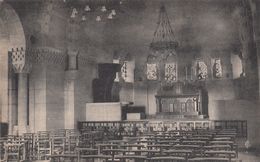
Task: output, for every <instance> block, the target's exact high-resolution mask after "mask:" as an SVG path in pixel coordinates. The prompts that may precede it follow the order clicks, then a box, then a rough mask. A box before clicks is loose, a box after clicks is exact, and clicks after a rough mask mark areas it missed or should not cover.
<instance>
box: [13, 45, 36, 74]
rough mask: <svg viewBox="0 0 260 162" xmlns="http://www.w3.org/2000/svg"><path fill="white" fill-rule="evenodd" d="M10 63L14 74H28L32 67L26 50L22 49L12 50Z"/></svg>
mask: <svg viewBox="0 0 260 162" xmlns="http://www.w3.org/2000/svg"><path fill="white" fill-rule="evenodd" d="M11 62H12V65H13V69H14V71H15V73H30V71H31V67H32V65H31V63H30V61H29V56H28V54H27V52H26V49H24V48H23V47H20V48H15V49H14V48H12V50H11Z"/></svg>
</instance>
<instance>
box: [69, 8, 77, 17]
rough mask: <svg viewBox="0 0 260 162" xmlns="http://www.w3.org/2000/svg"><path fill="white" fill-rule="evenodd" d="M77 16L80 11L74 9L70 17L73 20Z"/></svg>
mask: <svg viewBox="0 0 260 162" xmlns="http://www.w3.org/2000/svg"><path fill="white" fill-rule="evenodd" d="M77 14H78V11H77V9H76V8H73V10H72V13H71V15H70V17H71V18H75V17H76V15H77Z"/></svg>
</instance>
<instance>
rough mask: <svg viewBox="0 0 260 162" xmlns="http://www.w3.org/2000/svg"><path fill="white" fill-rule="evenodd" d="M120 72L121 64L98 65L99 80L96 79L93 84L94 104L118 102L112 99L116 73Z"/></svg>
mask: <svg viewBox="0 0 260 162" xmlns="http://www.w3.org/2000/svg"><path fill="white" fill-rule="evenodd" d="M119 71H120V65H119V64H113V63H102V64H98V78H96V79H94V80H93V83H92V87H93V100H94V102H118V101H115V99H113V97H112V87H113V84H114V80H115V78H116V73H117V72H119ZM118 93H119V92H118ZM118 95H119V94H118Z"/></svg>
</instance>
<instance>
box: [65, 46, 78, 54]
mask: <svg viewBox="0 0 260 162" xmlns="http://www.w3.org/2000/svg"><path fill="white" fill-rule="evenodd" d="M67 54H68V55H69V56H78V55H79V50H76V49H73V48H70V47H69V48H68V51H67Z"/></svg>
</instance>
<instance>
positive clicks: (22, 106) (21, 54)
mask: <svg viewBox="0 0 260 162" xmlns="http://www.w3.org/2000/svg"><path fill="white" fill-rule="evenodd" d="M12 65H13V69H14V71H15V73H17V74H18V134H19V135H20V134H23V133H27V132H28V129H27V122H28V121H27V120H28V115H29V114H28V105H29V104H28V97H29V96H28V74H29V72H30V69H31V66H30V64H29V60H28V56H27V54H26V50H25V49H23V48H17V49H12Z"/></svg>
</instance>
